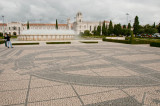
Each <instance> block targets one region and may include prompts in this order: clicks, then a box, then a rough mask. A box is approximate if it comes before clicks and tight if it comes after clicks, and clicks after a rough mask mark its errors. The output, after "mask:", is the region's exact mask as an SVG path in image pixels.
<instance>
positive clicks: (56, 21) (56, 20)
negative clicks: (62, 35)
mask: <svg viewBox="0 0 160 106" xmlns="http://www.w3.org/2000/svg"><path fill="white" fill-rule="evenodd" d="M56 29H57V30H58V21H57V19H56Z"/></svg>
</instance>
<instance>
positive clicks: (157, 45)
mask: <svg viewBox="0 0 160 106" xmlns="http://www.w3.org/2000/svg"><path fill="white" fill-rule="evenodd" d="M150 46H152V47H160V42H151V43H150Z"/></svg>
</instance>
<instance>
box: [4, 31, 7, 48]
mask: <svg viewBox="0 0 160 106" xmlns="http://www.w3.org/2000/svg"><path fill="white" fill-rule="evenodd" d="M4 41H5V47H7V34H6V33H5V35H4Z"/></svg>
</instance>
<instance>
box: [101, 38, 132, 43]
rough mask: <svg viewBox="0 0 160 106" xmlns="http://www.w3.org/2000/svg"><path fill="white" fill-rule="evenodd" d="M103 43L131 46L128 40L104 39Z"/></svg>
mask: <svg viewBox="0 0 160 106" xmlns="http://www.w3.org/2000/svg"><path fill="white" fill-rule="evenodd" d="M102 40H103V41H108V42H116V43H125V44H130V41H128V40H116V39H106V38H103V39H102Z"/></svg>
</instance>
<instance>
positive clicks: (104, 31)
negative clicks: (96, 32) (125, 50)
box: [102, 21, 107, 35]
mask: <svg viewBox="0 0 160 106" xmlns="http://www.w3.org/2000/svg"><path fill="white" fill-rule="evenodd" d="M106 31H107V30H106V26H105V21H104V22H103V26H102V35H106Z"/></svg>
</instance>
